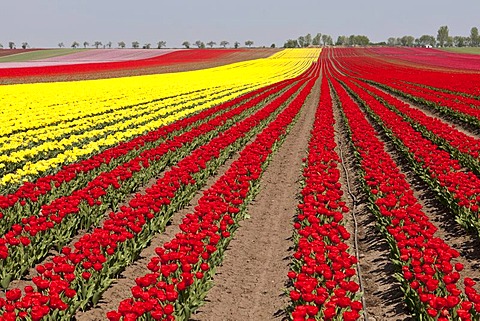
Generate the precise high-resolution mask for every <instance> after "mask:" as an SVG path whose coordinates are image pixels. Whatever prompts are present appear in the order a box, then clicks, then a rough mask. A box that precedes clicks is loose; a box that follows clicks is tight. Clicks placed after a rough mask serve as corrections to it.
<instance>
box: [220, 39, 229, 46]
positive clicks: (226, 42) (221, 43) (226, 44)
mask: <svg viewBox="0 0 480 321" xmlns="http://www.w3.org/2000/svg"><path fill="white" fill-rule="evenodd" d="M229 44H230V42H228V41H226V40H222V41H220V46H222V47H223V48H227V46H228V45H229Z"/></svg>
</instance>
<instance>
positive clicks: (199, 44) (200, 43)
mask: <svg viewBox="0 0 480 321" xmlns="http://www.w3.org/2000/svg"><path fill="white" fill-rule="evenodd" d="M195 46H197V47H198V48H205V43H204V42H203V41H200V40H197V41H195Z"/></svg>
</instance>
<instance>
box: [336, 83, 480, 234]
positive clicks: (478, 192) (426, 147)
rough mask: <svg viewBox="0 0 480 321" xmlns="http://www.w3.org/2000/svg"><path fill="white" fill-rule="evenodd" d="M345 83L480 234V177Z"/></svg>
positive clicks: (465, 222)
mask: <svg viewBox="0 0 480 321" xmlns="http://www.w3.org/2000/svg"><path fill="white" fill-rule="evenodd" d="M345 82H346V83H347V84H349V88H350V90H351V91H352V92H354V94H355V95H356V96H357V97H358V98H359V99H360V100H361V101H363V103H364V105H365V106H366V108H367V109H369V110H371V114H372V116H373V117H375V118H376V119H377V121H378V123H379V124H381V125H382V126H383V127H384V128H385V130H386V132H387V135H389V136H391V138H392V140H393V141H394V143H395V144H396V145H397V147H398V148H399V150H400V151H401V152H402V153H404V154H405V156H406V157H407V158H408V159H409V160H410V162H411V164H412V165H413V167H414V170H415V171H416V172H417V173H418V174H419V175H420V176H421V178H422V179H423V180H425V182H427V183H428V184H429V185H430V186H431V187H432V189H433V190H434V191H435V192H436V193H437V194H438V196H439V197H441V198H442V199H443V200H444V202H445V203H446V204H448V206H449V208H450V209H451V210H453V211H454V212H455V213H456V215H457V221H458V222H459V223H460V224H462V225H463V226H464V227H466V228H471V229H475V230H476V231H477V233H479V234H480V217H479V207H480V178H479V177H477V176H476V175H475V174H474V173H473V172H471V171H465V170H463V169H462V166H461V165H460V163H459V161H458V160H456V159H453V158H452V157H451V156H450V154H449V153H448V152H446V151H444V150H442V149H440V148H439V147H438V146H437V145H436V144H434V143H433V142H431V141H430V140H428V139H426V138H424V137H422V134H421V133H420V132H418V131H416V130H415V129H414V128H413V127H412V126H411V125H410V124H409V123H408V122H407V121H404V120H403V119H402V117H400V116H399V115H397V114H396V113H394V112H393V111H391V110H389V109H388V108H387V107H385V106H384V105H382V104H381V103H380V102H379V101H378V100H376V99H375V98H373V97H372V96H371V95H369V94H368V93H367V92H365V91H364V90H363V89H360V88H358V87H356V86H355V85H351V84H350V83H349V81H348V80H346V81H345Z"/></svg>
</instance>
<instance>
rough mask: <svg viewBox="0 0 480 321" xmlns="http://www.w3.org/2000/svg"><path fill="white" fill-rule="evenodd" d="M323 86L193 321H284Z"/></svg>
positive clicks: (274, 163)
mask: <svg viewBox="0 0 480 321" xmlns="http://www.w3.org/2000/svg"><path fill="white" fill-rule="evenodd" d="M319 88H320V86H319V84H317V85H316V86H315V89H314V92H313V94H312V95H311V96H310V98H309V100H308V102H307V105H306V106H305V107H304V108H303V109H302V111H301V114H300V118H299V119H298V121H297V123H296V124H295V126H294V127H293V128H292V130H291V132H290V134H289V135H288V137H287V138H286V140H285V142H284V143H283V145H282V146H281V148H280V150H279V151H278V152H277V153H276V154H275V155H274V156H273V158H272V160H271V162H270V165H269V166H268V168H267V170H266V171H265V173H264V175H263V176H262V179H261V188H260V192H259V194H258V195H257V197H256V198H255V200H254V201H253V202H252V204H250V205H249V207H248V212H249V213H250V215H251V218H250V219H248V220H245V221H243V222H242V223H241V227H240V228H239V229H238V230H237V232H236V233H235V236H234V238H233V240H232V241H231V242H230V245H229V249H228V250H227V251H226V253H225V259H224V262H223V265H222V266H221V267H219V268H218V269H217V273H216V275H215V279H214V286H213V288H212V289H211V290H210V292H209V293H208V295H207V303H206V304H205V305H204V306H203V307H201V308H200V309H199V311H198V312H197V313H196V314H195V315H194V316H193V317H192V319H191V320H192V321H193V320H197V321H207V320H212V321H213V320H215V321H218V320H222V321H234V320H235V321H236V320H239V321H240V320H241V321H244V320H262V321H266V320H282V318H283V317H284V315H283V309H284V308H285V307H286V306H287V304H288V297H286V296H284V295H283V293H284V289H285V288H286V286H285V282H286V281H287V273H288V270H289V269H288V266H289V262H290V259H289V256H290V255H291V251H290V248H291V246H292V242H291V240H290V237H291V236H292V228H293V222H292V220H293V218H294V216H295V211H296V206H297V204H298V199H297V197H296V195H298V193H299V192H300V185H299V183H298V182H299V180H300V179H301V170H302V158H303V157H305V153H306V150H307V145H308V140H309V137H310V131H311V128H312V125H313V120H314V116H315V109H316V107H317V104H318V97H319Z"/></svg>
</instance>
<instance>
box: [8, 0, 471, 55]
mask: <svg viewBox="0 0 480 321" xmlns="http://www.w3.org/2000/svg"><path fill="white" fill-rule="evenodd" d="M479 17H480V1H478V0H463V1H462V0H459V1H456V2H454V1H452V0H448V1H447V0H402V1H388V0H362V1H353V0H328V1H321V0H317V1H315V0H288V1H286V0H276V1H274V0H236V1H228V0H223V1H220V0H203V1H202V0H168V1H163V0H136V1H131V0H129V1H126V0H95V1H94V0H0V43H1V44H3V46H4V47H7V45H8V41H14V42H15V43H16V44H17V47H19V46H20V45H21V43H22V42H24V41H26V42H28V43H29V44H30V45H31V46H32V47H56V45H57V44H58V43H59V42H64V43H65V45H66V46H67V47H68V46H70V44H71V43H72V42H73V41H74V40H75V41H78V42H80V43H83V42H84V41H88V42H90V43H93V42H94V41H97V40H98V41H102V42H103V43H106V42H108V41H112V42H113V43H114V44H115V45H116V43H117V42H118V41H125V42H126V43H127V45H128V46H130V44H131V42H132V41H139V42H140V44H144V43H152V44H155V43H156V42H157V41H159V40H165V41H167V46H168V47H181V44H182V42H183V41H185V40H188V41H190V42H192V43H193V42H195V41H196V40H202V41H204V42H208V41H211V40H213V41H215V42H217V44H218V43H220V41H222V40H227V41H229V42H230V44H233V43H234V42H235V41H239V42H241V43H242V44H243V43H244V42H245V40H253V41H254V42H255V45H256V46H262V45H265V46H270V44H272V43H275V44H276V45H277V46H281V45H283V43H284V42H285V40H286V39H288V38H297V37H298V36H300V35H305V34H307V33H311V34H312V35H314V34H315V33H317V32H320V33H326V34H330V35H331V36H332V37H333V39H334V40H336V38H337V36H338V35H350V34H364V35H367V36H368V37H369V38H370V39H371V40H372V41H374V42H378V41H386V40H387V38H388V37H391V36H394V37H401V36H404V35H413V36H415V37H418V36H420V35H422V34H432V35H435V36H436V33H437V30H438V27H439V26H441V25H448V27H449V29H450V35H468V34H469V33H470V28H471V27H473V26H477V27H479V28H480V19H479Z"/></svg>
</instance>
